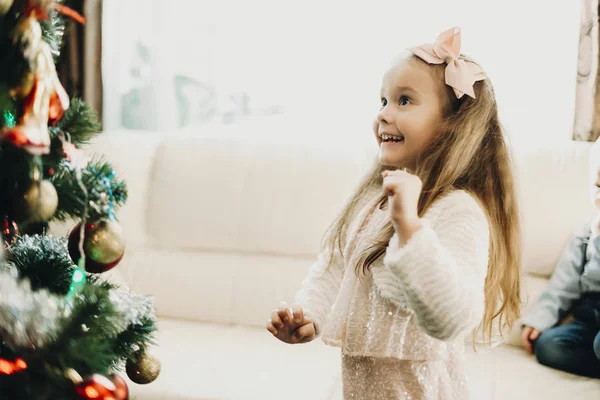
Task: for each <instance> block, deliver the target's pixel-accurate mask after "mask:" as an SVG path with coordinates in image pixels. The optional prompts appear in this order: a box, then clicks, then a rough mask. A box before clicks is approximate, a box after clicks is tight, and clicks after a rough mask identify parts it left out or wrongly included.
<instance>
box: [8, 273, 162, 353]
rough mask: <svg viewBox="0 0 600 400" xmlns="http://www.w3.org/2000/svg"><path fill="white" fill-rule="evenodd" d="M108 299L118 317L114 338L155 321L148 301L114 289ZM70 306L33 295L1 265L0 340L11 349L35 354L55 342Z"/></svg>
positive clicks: (41, 294) (44, 292) (46, 295)
mask: <svg viewBox="0 0 600 400" xmlns="http://www.w3.org/2000/svg"><path fill="white" fill-rule="evenodd" d="M109 299H110V301H111V303H112V304H113V305H114V307H115V309H116V311H117V312H118V314H119V316H120V318H115V319H113V324H114V326H115V331H116V333H117V334H119V333H121V332H123V331H125V330H126V329H127V328H128V327H129V326H130V325H132V324H133V325H140V324H142V323H143V322H144V320H145V319H150V320H151V321H156V315H155V311H154V305H153V300H152V298H151V297H147V296H143V295H139V294H136V293H134V292H132V291H131V290H129V289H127V288H124V287H117V288H114V289H111V290H110V293H109ZM71 306H72V304H71V302H69V301H67V300H66V298H65V297H62V296H57V295H54V294H51V293H49V292H48V291H47V290H36V291H33V290H32V289H31V285H30V283H29V281H28V280H27V279H23V280H19V279H18V277H17V273H16V270H15V269H14V267H11V266H10V265H8V267H7V264H4V269H3V270H0V338H2V340H3V341H4V343H5V344H6V345H8V346H10V347H11V348H26V349H32V350H35V349H40V348H43V347H44V346H45V345H47V344H48V343H51V342H53V341H55V340H56V339H57V338H58V337H59V335H60V330H61V328H62V326H61V324H60V321H61V320H62V319H63V318H65V317H68V316H69V315H70V312H71Z"/></svg>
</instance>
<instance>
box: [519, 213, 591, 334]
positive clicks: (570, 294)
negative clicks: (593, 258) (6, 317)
mask: <svg viewBox="0 0 600 400" xmlns="http://www.w3.org/2000/svg"><path fill="white" fill-rule="evenodd" d="M590 233H591V230H590V223H589V222H586V223H585V224H584V225H583V226H582V227H580V228H579V229H578V230H577V231H576V232H575V233H574V235H573V237H572V238H571V241H570V242H569V244H568V246H567V247H566V248H565V250H564V252H563V254H562V256H561V258H560V261H559V262H558V264H557V265H556V269H555V270H554V273H553V274H552V278H550V282H549V283H548V286H547V287H546V290H544V292H543V293H542V295H541V296H540V298H539V300H538V301H537V302H536V303H535V304H534V305H533V307H532V308H531V310H529V312H528V313H527V315H526V316H525V317H524V318H523V324H524V325H526V326H531V327H533V328H535V329H536V330H537V331H539V332H542V331H544V330H546V329H548V328H551V327H552V326H554V325H556V324H557V323H558V322H559V321H560V320H561V319H562V318H563V317H564V316H565V314H566V313H567V312H568V311H569V310H570V309H571V307H572V306H573V303H574V302H575V301H577V300H578V299H579V297H580V296H581V288H580V286H579V278H580V277H581V273H582V271H583V267H584V265H585V263H586V254H585V253H586V249H587V243H588V240H589V238H590Z"/></svg>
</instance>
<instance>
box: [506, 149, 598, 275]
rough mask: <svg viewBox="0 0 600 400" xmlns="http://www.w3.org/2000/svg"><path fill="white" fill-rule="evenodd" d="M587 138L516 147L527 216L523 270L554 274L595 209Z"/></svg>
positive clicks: (522, 200) (521, 191)
mask: <svg viewBox="0 0 600 400" xmlns="http://www.w3.org/2000/svg"><path fill="white" fill-rule="evenodd" d="M590 147H591V144H590V143H587V142H566V143H564V144H560V145H558V144H556V143H536V144H535V147H520V148H516V149H515V150H514V155H515V161H516V166H517V168H516V174H517V181H518V185H517V187H518V193H519V198H520V203H521V204H520V205H521V214H522V220H523V268H524V270H525V271H526V272H531V273H534V274H536V275H540V276H546V277H549V276H550V275H552V272H553V271H554V268H555V267H556V263H557V262H558V259H559V257H560V255H561V253H562V251H563V249H564V248H565V247H566V245H567V243H568V241H569V239H570V238H571V236H572V235H573V232H574V231H575V230H576V229H577V228H578V227H579V225H580V224H581V223H582V222H583V221H584V220H585V219H586V218H588V217H589V216H590V215H592V213H593V212H594V209H593V206H592V202H591V201H590V179H589V175H590V173H589V150H590Z"/></svg>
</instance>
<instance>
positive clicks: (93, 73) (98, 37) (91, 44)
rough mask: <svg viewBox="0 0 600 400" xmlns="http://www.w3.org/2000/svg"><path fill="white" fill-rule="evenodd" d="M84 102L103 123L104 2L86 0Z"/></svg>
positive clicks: (84, 8)
mask: <svg viewBox="0 0 600 400" xmlns="http://www.w3.org/2000/svg"><path fill="white" fill-rule="evenodd" d="M83 14H84V15H85V18H86V23H85V27H84V30H85V34H84V46H83V47H84V51H83V66H84V74H83V75H84V80H83V100H84V101H85V102H86V103H87V104H89V105H90V106H91V107H92V108H93V109H94V110H96V112H97V113H98V117H99V118H100V121H102V0H85V1H84V4H83Z"/></svg>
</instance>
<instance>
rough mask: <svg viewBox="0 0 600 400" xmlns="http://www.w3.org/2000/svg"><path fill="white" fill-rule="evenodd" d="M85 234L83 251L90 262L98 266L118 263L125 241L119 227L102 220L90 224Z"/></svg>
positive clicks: (116, 224) (123, 250)
mask: <svg viewBox="0 0 600 400" xmlns="http://www.w3.org/2000/svg"><path fill="white" fill-rule="evenodd" d="M90 228H91V229H89V231H88V232H86V237H85V242H84V245H83V250H84V252H85V254H86V256H88V257H89V258H90V259H91V260H93V261H95V262H97V263H100V264H112V263H115V262H118V261H119V260H120V259H121V257H123V253H124V252H125V239H123V230H122V228H121V225H119V224H118V223H117V222H114V221H108V220H102V221H100V222H98V223H95V224H92V225H91V226H90Z"/></svg>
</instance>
